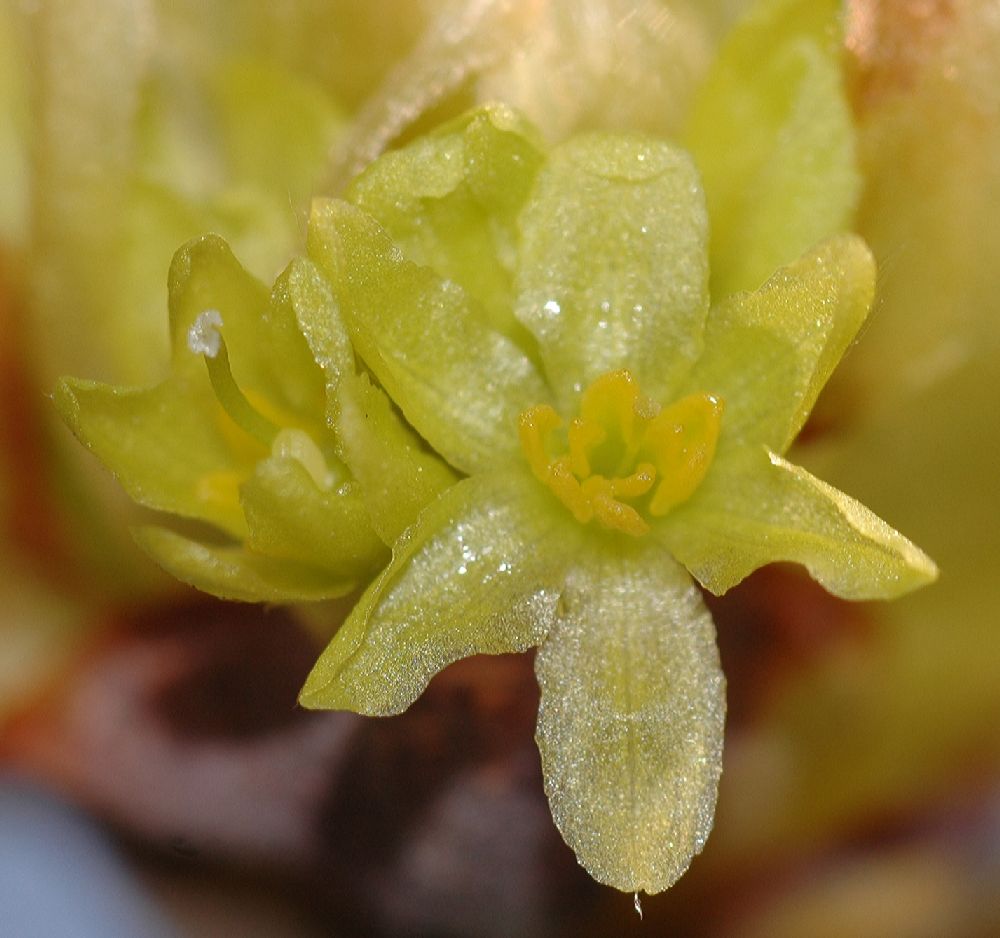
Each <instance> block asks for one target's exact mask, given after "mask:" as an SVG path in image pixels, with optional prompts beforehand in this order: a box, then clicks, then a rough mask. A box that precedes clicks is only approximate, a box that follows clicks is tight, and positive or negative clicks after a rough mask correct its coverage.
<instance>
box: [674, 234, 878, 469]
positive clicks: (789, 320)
mask: <svg viewBox="0 0 1000 938" xmlns="http://www.w3.org/2000/svg"><path fill="white" fill-rule="evenodd" d="M874 291H875V261H874V260H873V258H872V255H871V252H870V251H869V250H868V247H867V245H866V244H865V243H864V241H862V240H861V239H860V238H859V237H857V236H856V235H840V236H838V237H835V238H831V239H830V240H829V241H826V242H824V243H823V244H821V245H819V246H817V247H815V248H814V249H813V250H811V251H810V252H809V253H808V254H806V255H804V256H803V257H801V258H800V259H799V260H798V261H796V262H795V263H794V264H792V265H791V266H789V267H786V268H784V269H782V270H779V271H778V272H777V273H776V274H775V275H774V276H773V277H771V279H770V280H768V282H767V283H765V284H764V286H763V287H761V288H760V289H759V290H757V291H755V292H753V293H738V294H736V295H735V296H732V297H729V298H728V299H727V300H725V301H723V302H722V303H721V304H720V305H718V306H716V307H714V308H713V309H712V311H711V313H709V316H708V323H707V325H706V328H705V354H704V355H703V356H702V358H701V360H700V361H699V362H698V364H697V365H696V366H695V368H694V370H693V372H692V373H691V375H690V376H689V377H688V379H687V381H686V382H685V384H686V386H687V388H688V390H690V391H705V392H709V393H712V394H717V395H719V396H721V397H722V398H723V399H724V401H725V405H726V413H725V416H724V417H723V422H722V435H721V437H720V440H719V445H720V448H721V449H726V448H728V447H731V446H734V445H737V446H739V445H743V444H745V443H764V444H765V445H767V446H769V447H771V448H772V449H774V450H776V451H777V452H779V453H784V452H785V451H786V450H787V449H788V447H789V446H790V445H791V443H792V440H794V439H795V436H796V434H797V433H798V432H799V430H800V429H801V428H802V424H803V423H805V420H806V417H808V415H809V412H810V411H811V410H812V407H813V404H814V403H815V401H816V398H817V396H818V395H819V392H820V391H821V390H822V388H823V385H824V384H826V381H827V379H828V378H829V377H830V374H831V373H832V371H833V369H834V368H835V367H836V366H837V363H838V362H839V361H840V359H841V357H842V356H843V354H844V352H845V350H846V349H847V347H848V345H850V343H851V341H852V340H853V339H854V336H855V335H856V334H857V332H858V329H860V327H861V324H862V323H863V322H864V321H865V317H866V316H867V315H868V310H869V309H870V307H871V304H872V298H873V296H874Z"/></svg>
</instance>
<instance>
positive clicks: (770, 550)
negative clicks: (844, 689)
mask: <svg viewBox="0 0 1000 938" xmlns="http://www.w3.org/2000/svg"><path fill="white" fill-rule="evenodd" d="M654 530H655V531H656V532H657V536H658V537H659V538H660V539H661V540H662V542H663V543H664V544H666V546H667V547H668V548H669V549H670V551H671V552H672V553H673V555H674V556H675V557H676V558H677V559H678V560H679V561H680V562H681V563H683V564H684V566H686V567H687V568H688V570H690V571H691V573H692V574H694V576H695V577H697V579H698V580H699V581H700V582H701V584H702V585H703V586H704V587H705V588H706V589H709V590H711V591H712V592H713V593H716V594H721V593H724V592H725V591H726V590H728V589H729V588H730V587H732V586H735V585H736V584H737V583H739V582H740V580H742V579H743V578H744V577H746V576H747V575H749V574H750V573H752V572H753V571H754V570H756V569H757V568H758V567H762V566H764V565H765V564H768V563H775V562H778V561H788V562H791V563H800V564H802V565H803V566H805V568H806V569H807V570H808V571H809V573H810V574H811V575H812V577H813V579H815V580H817V581H818V582H819V583H821V584H822V585H823V586H824V587H825V588H826V589H827V590H829V591H830V592H831V593H833V594H835V595H836V596H840V597H842V598H843V599H893V598H895V597H897V596H900V595H902V594H903V593H907V592H909V591H910V590H913V589H916V588H917V587H919V586H923V585H925V584H927V583H930V582H931V581H933V580H934V579H935V578H936V577H937V567H935V565H934V562H933V561H932V560H931V559H930V558H929V557H927V555H926V554H924V553H923V552H922V551H921V550H920V549H919V548H918V547H916V546H914V545H913V544H911V543H910V542H909V541H908V540H907V539H906V538H905V537H903V535H901V534H900V533H898V532H897V531H895V530H893V528H891V527H890V526H889V525H888V524H886V523H885V522H884V521H882V520H881V519H880V518H878V517H876V516H875V515H874V514H873V513H872V512H870V511H869V510H868V509H867V508H865V506H864V505H862V504H860V503H859V502H857V501H855V500H854V499H853V498H850V497H849V496H847V495H845V494H844V493H843V492H840V491H838V490H837V489H835V488H833V487H832V486H830V485H827V484H826V483H825V482H821V481H820V480H819V479H817V478H815V477H814V476H812V475H810V474H809V473H808V472H806V471H805V470H804V469H802V468H800V467H799V466H793V465H792V464H791V463H789V462H786V461H785V460H784V459H782V458H781V457H780V456H777V455H775V454H774V453H771V452H769V451H768V450H766V449H765V448H763V447H761V448H760V449H757V448H753V449H751V450H748V451H747V452H746V453H745V454H744V455H743V456H742V457H740V458H733V459H729V460H725V461H722V460H719V461H717V463H716V465H715V466H713V467H712V471H711V472H710V473H709V475H708V477H707V478H706V480H705V482H704V483H703V484H702V486H701V488H700V489H699V490H698V491H697V492H696V493H695V495H694V497H693V498H692V499H691V500H690V501H689V502H687V503H686V504H684V505H681V506H680V507H679V508H677V509H675V510H674V511H673V512H672V513H671V514H669V515H667V516H666V517H665V518H663V519H662V520H661V521H659V522H657V523H656V524H655V526H654Z"/></svg>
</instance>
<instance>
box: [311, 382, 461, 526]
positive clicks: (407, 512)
mask: <svg viewBox="0 0 1000 938" xmlns="http://www.w3.org/2000/svg"><path fill="white" fill-rule="evenodd" d="M331 410H332V413H331V419H332V421H333V424H334V426H335V427H336V430H337V437H338V440H339V441H340V455H341V458H342V459H343V460H344V462H345V463H346V464H347V467H348V468H349V469H350V471H351V475H353V476H354V478H355V479H357V481H358V483H359V485H360V487H361V494H362V498H363V499H364V503H365V506H366V507H367V509H368V514H369V516H370V517H371V524H372V526H373V527H374V529H375V530H376V531H377V532H378V534H379V537H381V538H382V540H383V541H384V542H385V543H386V544H393V543H395V541H396V539H397V538H398V537H399V536H400V535H401V534H402V533H403V531H405V530H406V529H407V528H408V527H409V526H410V525H411V524H413V522H414V521H416V520H417V516H418V515H419V514H420V512H421V511H422V510H423V509H424V507H425V506H426V505H428V504H429V503H430V502H432V501H434V499H435V498H437V496H438V495H440V494H441V493H442V492H443V491H444V490H445V489H447V488H450V487H451V486H452V485H454V484H455V482H457V481H458V478H457V476H456V475H455V473H454V472H452V471H451V469H449V468H448V465H447V464H446V463H444V462H443V461H442V460H441V459H439V458H438V457H437V456H435V455H434V454H433V453H431V452H429V451H428V450H427V448H426V447H425V446H423V445H421V442H420V438H419V437H418V436H417V435H416V434H415V433H414V432H413V431H412V430H411V429H410V428H409V427H407V426H406V424H405V423H404V422H403V421H402V420H401V419H400V418H399V416H398V415H397V414H396V412H395V411H394V410H393V409H392V404H391V403H390V401H389V398H388V397H387V396H386V394H385V392H384V391H382V390H381V389H380V388H378V387H376V386H375V385H373V384H372V383H371V381H369V380H368V376H367V375H355V374H353V373H351V374H345V375H344V376H343V377H342V378H341V380H340V383H339V384H338V385H337V389H336V392H335V400H334V403H333V406H332V408H331Z"/></svg>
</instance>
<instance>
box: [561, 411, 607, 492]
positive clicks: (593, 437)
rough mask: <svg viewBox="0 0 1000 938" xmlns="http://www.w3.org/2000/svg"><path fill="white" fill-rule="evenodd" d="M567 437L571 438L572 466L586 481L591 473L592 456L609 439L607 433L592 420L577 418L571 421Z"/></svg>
mask: <svg viewBox="0 0 1000 938" xmlns="http://www.w3.org/2000/svg"><path fill="white" fill-rule="evenodd" d="M567 436H568V437H569V459H570V466H572V468H573V472H575V473H576V474H577V476H579V477H580V478H581V479H585V478H586V477H587V476H589V475H590V472H591V468H590V454H591V452H592V451H593V449H594V447H595V446H597V445H599V444H600V443H603V442H604V441H605V439H607V436H608V434H607V431H605V430H604V428H603V427H601V426H600V425H599V424H596V423H593V422H592V421H590V420H584V419H583V418H582V417H575V418H574V419H573V420H571V421H570V424H569V432H568V434H567Z"/></svg>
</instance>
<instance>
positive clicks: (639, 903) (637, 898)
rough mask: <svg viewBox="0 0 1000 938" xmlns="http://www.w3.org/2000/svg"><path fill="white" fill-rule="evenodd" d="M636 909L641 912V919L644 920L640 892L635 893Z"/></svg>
mask: <svg viewBox="0 0 1000 938" xmlns="http://www.w3.org/2000/svg"><path fill="white" fill-rule="evenodd" d="M635 911H636V912H637V913H638V914H639V920H640V921H642V903H641V902H640V901H639V893H636V894H635Z"/></svg>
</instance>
